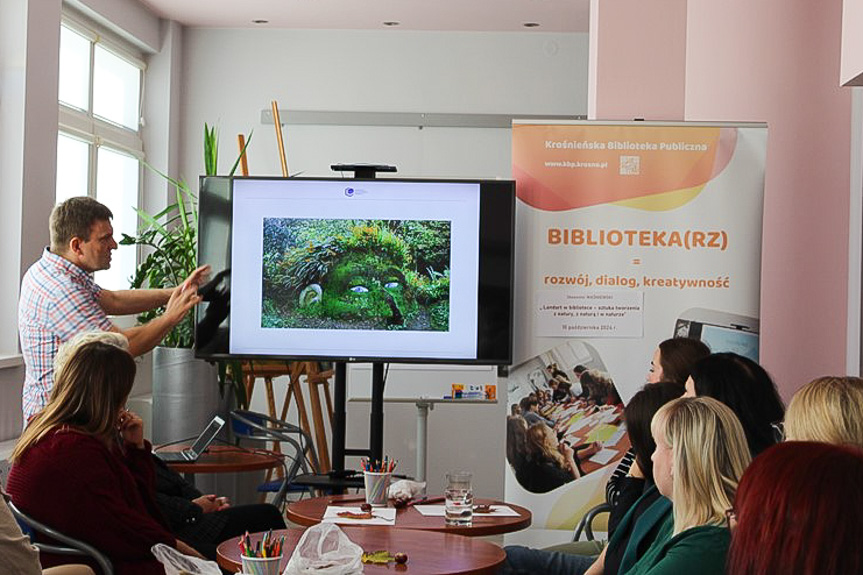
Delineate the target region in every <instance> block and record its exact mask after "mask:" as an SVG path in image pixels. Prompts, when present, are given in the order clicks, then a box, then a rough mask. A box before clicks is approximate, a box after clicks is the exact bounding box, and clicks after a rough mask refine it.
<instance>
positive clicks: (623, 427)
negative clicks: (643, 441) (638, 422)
mask: <svg viewBox="0 0 863 575" xmlns="http://www.w3.org/2000/svg"><path fill="white" fill-rule="evenodd" d="M624 433H626V423H621V424H620V426H619V427H618V428H617V431H615V432H614V433H613V434H612V436H611V437H609V438H608V439H607V440H606V441H605V442H604V443H603V446H605V447H611V446H612V445H617V442H618V441H620V440H621V439H622V438H623V434H624Z"/></svg>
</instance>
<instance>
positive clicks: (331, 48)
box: [180, 29, 587, 497]
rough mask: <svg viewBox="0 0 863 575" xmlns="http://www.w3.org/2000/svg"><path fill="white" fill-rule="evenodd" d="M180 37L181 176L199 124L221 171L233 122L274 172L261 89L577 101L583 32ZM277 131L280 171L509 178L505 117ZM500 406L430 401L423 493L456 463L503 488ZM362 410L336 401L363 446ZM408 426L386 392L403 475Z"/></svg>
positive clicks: (435, 100) (558, 109)
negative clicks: (486, 125) (497, 123)
mask: <svg viewBox="0 0 863 575" xmlns="http://www.w3.org/2000/svg"><path fill="white" fill-rule="evenodd" d="M183 40H184V50H183V53H184V58H183V64H182V66H183V70H184V72H183V78H184V81H183V87H182V109H183V120H182V127H181V133H182V147H181V149H182V153H181V162H180V165H181V174H182V175H183V176H184V177H185V178H186V179H187V180H189V181H196V180H197V176H198V175H199V174H200V172H201V171H202V169H203V161H202V159H201V154H202V143H201V140H202V137H201V134H202V131H203V125H204V122H208V123H211V124H212V123H216V124H218V126H219V127H220V131H221V137H222V145H221V148H220V153H221V159H220V163H219V164H220V173H225V172H227V171H228V169H229V168H230V165H231V164H232V163H233V160H234V159H235V158H236V155H237V146H236V143H235V141H236V134H238V133H240V132H243V133H246V132H248V131H249V130H250V129H252V128H254V130H255V134H254V137H253V140H252V143H251V145H250V147H249V170H250V173H251V174H252V175H278V174H280V173H281V171H280V170H281V168H280V163H279V159H278V149H277V144H276V141H275V135H274V127H273V126H272V125H266V126H265V125H262V124H261V123H260V116H261V111H262V110H264V109H269V107H270V101H271V100H277V101H278V102H279V107H280V108H281V109H293V110H328V111H342V112H425V113H462V114H472V113H474V114H489V113H499V114H516V115H517V114H560V115H575V114H586V112H587V35H586V34H534V33H508V34H503V33H501V34H495V33H437V32H399V31H391V30H388V31H381V32H377V31H350V32H345V31H277V30H214V29H187V30H185V31H184V34H183ZM282 120H283V121H285V120H288V118H286V117H284V116H283V117H282ZM284 140H285V145H286V151H287V158H288V165H289V168H290V171H291V173H295V172H298V171H303V172H304V173H305V175H318V176H322V175H334V174H333V172H331V171H330V169H329V166H330V164H333V163H339V162H342V163H355V162H375V163H389V164H395V165H396V166H397V167H398V169H399V174H400V175H404V176H429V177H488V178H494V177H501V178H509V177H510V145H511V144H510V131H509V130H506V129H463V128H447V129H432V128H426V129H423V130H419V129H417V128H391V127H339V126H326V127H324V126H291V125H288V126H286V127H285V128H284ZM423 377H430V378H434V377H435V376H434V374H429V373H424V374H423ZM440 378H441V380H444V381H448V379H447V378H448V375H447V374H445V373H442V374H440ZM499 391H500V392H503V389H500V390H499ZM505 405H506V402H505V398H502V399H501V402H500V403H499V404H496V405H479V406H477V405H467V406H449V405H445V406H439V407H437V408H436V409H435V410H434V411H433V413H432V414H431V416H430V418H429V452H430V453H429V478H430V485H429V489H430V490H431V492H434V493H439V492H440V491H441V490H442V489H443V483H444V479H443V474H444V473H445V472H446V471H448V470H451V469H455V468H459V467H461V468H466V469H469V470H472V471H473V472H474V474H475V485H476V490H477V492H478V493H481V494H483V495H487V496H492V497H501V496H502V495H503V484H504V473H503V472H504V436H505V417H504V415H505ZM368 413H369V404H368V403H363V402H350V403H349V404H348V428H347V436H348V438H349V440H348V443H349V447H363V446H367V445H368V427H369V415H368ZM415 433H416V407H415V406H414V405H413V404H410V403H407V404H397V403H388V404H387V405H386V408H385V437H384V449H385V451H386V452H387V453H389V454H391V455H393V456H395V457H398V458H399V459H400V460H401V461H402V469H403V471H405V472H406V473H412V472H414V471H415V464H414V461H415V448H416V446H415V440H414V438H415Z"/></svg>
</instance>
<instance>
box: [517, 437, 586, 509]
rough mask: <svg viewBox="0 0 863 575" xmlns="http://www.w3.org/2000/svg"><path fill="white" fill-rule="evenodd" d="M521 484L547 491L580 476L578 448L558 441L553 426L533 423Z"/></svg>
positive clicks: (526, 440) (536, 490)
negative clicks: (576, 453) (576, 457)
mask: <svg viewBox="0 0 863 575" xmlns="http://www.w3.org/2000/svg"><path fill="white" fill-rule="evenodd" d="M521 471H522V474H523V477H524V480H525V483H523V484H522V486H523V487H524V488H525V489H527V490H528V491H530V492H531V493H546V492H548V491H551V490H552V489H557V488H558V487H560V486H561V485H563V484H565V483H569V482H570V481H572V480H573V479H578V478H579V477H581V473H580V471H579V469H578V464H577V463H576V462H575V450H574V449H573V448H572V447H570V445H569V444H568V443H566V442H564V441H560V442H559V441H558V440H557V435H556V434H555V432H554V430H552V428H551V427H549V426H548V425H546V424H544V423H534V424H533V425H531V426H530V427H529V428H528V430H527V435H526V437H525V458H524V462H523V464H522V467H521Z"/></svg>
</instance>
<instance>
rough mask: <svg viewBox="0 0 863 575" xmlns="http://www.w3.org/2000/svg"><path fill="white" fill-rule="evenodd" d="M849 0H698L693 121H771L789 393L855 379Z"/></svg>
mask: <svg viewBox="0 0 863 575" xmlns="http://www.w3.org/2000/svg"><path fill="white" fill-rule="evenodd" d="M841 8H842V5H841V0H823V1H822V2H806V1H803V0H799V1H794V2H789V1H788V0H761V1H759V2H751V1H744V0H725V1H724V2H715V1H712V0H690V2H689V11H688V25H687V31H688V35H687V38H688V40H687V66H686V119H687V120H734V121H738V120H741V121H747V120H748V121H766V122H767V123H768V134H769V135H768V140H769V143H768V149H767V180H766V192H765V204H764V240H763V254H762V283H761V330H762V331H761V334H762V335H761V357H762V362H763V364H764V366H765V367H766V368H767V369H768V370H769V371H770V372H771V373H772V374H773V375H774V377H775V378H776V380H777V383H778V384H779V386H780V389H781V390H782V393H783V396H785V397H786V398H789V397H790V395H791V394H792V393H793V392H794V391H795V390H796V389H797V388H799V387H800V386H801V385H803V384H804V383H806V382H807V381H809V380H810V379H812V378H813V377H816V376H819V375H824V374H840V373H845V349H846V331H845V326H846V320H847V296H848V292H847V282H848V226H849V224H848V222H849V217H848V209H849V188H850V169H851V167H850V151H849V146H850V138H851V94H850V91H849V90H848V89H843V88H840V87H839V82H838V78H839V60H840V45H839V38H840V31H841V28H842V10H841Z"/></svg>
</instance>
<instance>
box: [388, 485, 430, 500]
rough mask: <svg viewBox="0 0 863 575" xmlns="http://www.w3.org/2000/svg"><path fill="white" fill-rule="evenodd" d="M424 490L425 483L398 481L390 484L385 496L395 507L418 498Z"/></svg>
mask: <svg viewBox="0 0 863 575" xmlns="http://www.w3.org/2000/svg"><path fill="white" fill-rule="evenodd" d="M425 490H426V483H425V481H423V482H419V481H410V480H409V479H400V480H398V481H396V482H395V483H392V484H390V489H389V491H388V492H387V496H388V497H389V498H390V499H392V500H393V502H394V503H395V504H396V505H400V504H402V503H407V502H408V501H410V500H411V499H414V498H416V497H419V496H420V495H422V494H423V493H424V492H425Z"/></svg>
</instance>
